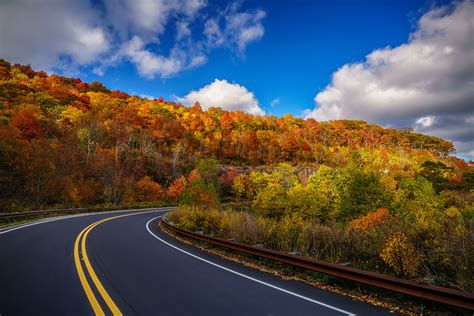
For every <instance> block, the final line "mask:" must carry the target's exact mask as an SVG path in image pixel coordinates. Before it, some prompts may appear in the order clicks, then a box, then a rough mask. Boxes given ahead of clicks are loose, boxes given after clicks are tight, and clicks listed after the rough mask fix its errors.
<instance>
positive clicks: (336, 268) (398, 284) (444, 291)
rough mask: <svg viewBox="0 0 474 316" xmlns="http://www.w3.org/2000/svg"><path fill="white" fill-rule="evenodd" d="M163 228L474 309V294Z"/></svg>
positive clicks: (392, 289) (181, 230)
mask: <svg viewBox="0 0 474 316" xmlns="http://www.w3.org/2000/svg"><path fill="white" fill-rule="evenodd" d="M161 223H163V225H164V226H165V227H166V228H168V229H170V230H172V231H174V232H176V233H178V234H181V235H184V236H188V237H191V238H194V239H198V240H202V241H205V242H208V243H210V244H214V245H218V246H221V247H224V248H228V249H232V250H237V251H240V252H243V253H246V254H251V255H255V256H258V257H262V258H266V259H271V260H274V261H278V262H281V263H286V264H289V265H292V266H295V267H300V268H304V269H307V270H311V271H315V272H319V273H323V274H327V275H330V276H334V277H338V278H341V279H345V280H350V281H354V282H358V283H362V284H366V285H370V286H375V287H378V288H382V289H386V290H390V291H394V292H398V293H402V294H406V295H410V296H414V297H418V298H422V299H426V300H430V301H433V302H437V303H442V304H447V305H451V306H455V307H460V308H464V309H468V310H474V294H473V293H468V292H462V291H458V290H453V289H448V288H444V287H440V286H433V285H424V284H419V283H416V282H413V281H408V280H404V279H400V278H396V277H392V276H388V275H384V274H379V273H374V272H367V271H364V270H360V269H355V268H351V267H347V266H341V265H338V264H334V263H329V262H325V261H320V260H314V259H309V258H305V257H301V256H296V255H290V254H286V253H282V252H278V251H274V250H270V249H265V248H260V247H255V246H251V245H247V244H243V243H240V242H235V241H230V240H225V239H221V238H216V237H212V236H207V235H204V234H199V233H195V232H192V231H189V230H185V229H182V228H179V227H176V226H174V225H172V224H171V223H169V222H167V221H166V220H164V219H161Z"/></svg>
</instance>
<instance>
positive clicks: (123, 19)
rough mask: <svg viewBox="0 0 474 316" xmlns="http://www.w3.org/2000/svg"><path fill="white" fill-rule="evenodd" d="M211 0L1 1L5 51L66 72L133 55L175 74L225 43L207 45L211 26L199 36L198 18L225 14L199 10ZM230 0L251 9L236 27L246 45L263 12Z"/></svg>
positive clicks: (98, 69) (101, 68)
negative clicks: (202, 14) (195, 34)
mask: <svg viewBox="0 0 474 316" xmlns="http://www.w3.org/2000/svg"><path fill="white" fill-rule="evenodd" d="M206 5H207V1H206V0H101V1H98V2H92V1H87V0H86V1H74V0H63V1H61V0H44V1H31V0H18V1H0V42H1V43H2V44H1V45H0V57H2V58H6V59H9V60H11V61H13V62H20V63H29V64H32V65H33V66H34V67H35V68H40V69H46V70H50V71H54V70H59V71H62V72H63V73H64V72H65V71H66V70H67V71H68V72H70V71H73V70H76V69H80V68H81V67H84V66H92V68H93V72H94V73H96V74H98V75H103V74H104V72H105V71H106V69H107V68H108V67H113V66H116V65H118V64H120V63H121V62H124V61H130V62H132V63H133V64H134V65H135V66H136V68H137V71H138V73H139V74H140V75H141V76H143V77H145V78H150V79H152V78H155V77H156V76H161V77H169V76H172V75H175V74H177V73H179V72H182V71H184V70H187V69H190V68H194V67H198V66H201V65H203V64H205V63H206V62H207V56H208V54H209V51H210V50H211V49H213V48H215V47H218V46H220V45H217V46H209V45H207V43H208V41H209V39H208V36H207V35H206V34H201V33H200V34H198V37H197V38H193V32H192V31H193V26H194V27H195V28H194V29H199V28H200V27H202V28H206V25H208V24H207V23H206V24H205V25H204V23H205V20H206V19H207V20H209V19H211V17H212V15H213V14H214V15H216V16H218V17H219V19H220V17H221V16H222V13H221V11H220V10H217V13H216V12H213V11H212V10H211V11H209V12H206V16H207V18H206V19H204V18H200V17H199V14H198V13H200V11H201V10H202V9H203V8H204V7H206ZM231 7H232V8H234V9H232V10H231V11H229V16H230V17H234V16H235V17H236V16H239V15H240V14H243V15H250V16H249V17H247V18H241V20H242V22H241V23H240V25H236V26H235V27H234V28H233V29H232V30H231V29H229V31H233V32H235V34H236V35H235V36H240V37H241V39H240V40H239V41H237V40H236V43H237V42H238V44H236V45H238V46H239V52H240V53H241V52H243V51H244V50H245V48H246V47H247V45H248V44H249V43H251V42H253V41H255V40H257V39H258V38H260V37H261V36H263V26H262V24H261V22H260V21H261V18H257V17H255V15H253V14H250V13H247V12H240V11H239V6H237V5H231ZM262 12H263V11H262ZM259 15H262V13H259ZM263 15H264V13H263ZM252 17H253V18H252ZM252 19H253V20H252ZM252 21H253V22H252ZM197 24H201V25H197ZM218 27H219V26H218ZM252 27H253V28H255V27H256V28H259V29H261V30H253V31H252ZM166 32H174V34H175V36H174V42H173V43H171V45H170V44H169V43H167V44H166V45H164V44H163V43H161V40H162V38H164V36H163V35H164V34H165V33H166ZM226 32H227V30H226ZM244 33H245V34H244ZM258 34H261V35H258ZM225 37H226V38H227V37H230V35H226V36H225ZM166 38H168V37H166ZM169 38H171V37H169ZM164 47H167V48H166V50H167V51H164V52H163V50H164ZM168 47H169V48H168Z"/></svg>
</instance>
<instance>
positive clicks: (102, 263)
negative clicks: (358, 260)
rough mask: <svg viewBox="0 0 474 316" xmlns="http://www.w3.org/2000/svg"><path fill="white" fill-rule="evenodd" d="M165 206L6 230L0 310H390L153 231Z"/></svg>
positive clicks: (0, 236) (0, 247)
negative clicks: (244, 264) (281, 276)
mask: <svg viewBox="0 0 474 316" xmlns="http://www.w3.org/2000/svg"><path fill="white" fill-rule="evenodd" d="M164 212H166V209H155V210H130V211H121V212H108V213H101V214H92V215H80V216H68V217H63V218H57V219H52V220H46V221H43V222H37V223H33V224H27V225H23V226H18V227H14V228H10V229H4V230H0V315H1V316H8V315H93V314H99V315H100V314H102V313H103V314H105V315H111V314H112V313H115V314H124V315H226V316H228V315H355V314H356V315H388V314H390V315H393V313H390V312H388V311H386V310H383V309H380V308H377V307H374V306H372V305H369V304H366V303H363V302H359V301H354V300H352V299H350V298H348V297H344V296H341V295H338V294H334V293H331V292H327V291H324V290H320V289H317V288H314V287H312V286H309V285H306V284H304V283H301V282H297V281H287V280H283V279H281V278H278V277H276V276H274V275H271V274H267V273H264V272H260V271H258V270H255V269H251V268H248V267H245V266H243V265H240V264H237V263H234V262H231V261H228V260H225V259H222V258H220V257H218V256H214V255H211V254H208V253H204V252H202V251H200V250H198V249H196V248H194V247H192V246H189V245H186V244H183V243H181V242H179V241H177V240H175V239H173V238H171V237H169V236H168V235H167V234H164V233H163V232H161V231H160V230H159V229H158V228H157V225H156V222H157V221H158V220H159V217H160V216H161V215H162V214H164ZM81 271H82V272H81Z"/></svg>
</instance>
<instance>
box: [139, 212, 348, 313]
mask: <svg viewBox="0 0 474 316" xmlns="http://www.w3.org/2000/svg"><path fill="white" fill-rule="evenodd" d="M161 216H162V215H160V216H157V217H154V218H152V219H150V220H149V221H148V222H147V223H146V229H147V230H148V232H149V233H150V234H151V235H152V236H153V237H155V238H156V239H158V240H159V241H161V242H162V243H164V244H166V245H168V246H170V247H172V248H174V249H176V250H178V251H181V252H183V253H185V254H187V255H189V256H191V257H194V258H196V259H198V260H201V261H204V262H206V263H208V264H210V265H213V266H215V267H218V268H221V269H223V270H225V271H227V272H230V273H234V274H236V275H238V276H241V277H243V278H246V279H249V280H251V281H254V282H257V283H260V284H263V285H266V286H268V287H271V288H273V289H275V290H278V291H281V292H284V293H286V294H290V295H293V296H296V297H298V298H301V299H303V300H306V301H308V302H311V303H314V304H318V305H321V306H324V307H326V308H329V309H332V310H335V311H338V312H340V313H343V314H346V315H348V316H356V314H353V313H350V312H348V311H345V310H343V309H340V308H337V307H335V306H332V305H328V304H326V303H323V302H320V301H317V300H313V299H311V298H309V297H306V296H303V295H300V294H297V293H294V292H291V291H288V290H285V289H283V288H281V287H278V286H275V285H272V284H270V283H267V282H264V281H261V280H258V279H255V278H252V277H250V276H248V275H245V274H242V273H240V272H237V271H234V270H231V269H229V268H226V267H224V266H221V265H219V264H217V263H214V262H212V261H209V260H206V259H204V258H201V257H199V256H196V255H194V254H192V253H189V252H187V251H185V250H183V249H181V248H178V247H176V246H174V245H172V244H170V243H169V242H167V241H164V240H163V239H161V238H160V237H158V236H157V235H155V234H154V233H153V232H152V231H151V230H150V227H149V225H150V223H151V222H152V221H154V220H156V219H158V218H160V217H161Z"/></svg>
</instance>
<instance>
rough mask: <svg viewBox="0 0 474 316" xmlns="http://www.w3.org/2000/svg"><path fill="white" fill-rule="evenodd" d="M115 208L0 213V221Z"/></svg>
mask: <svg viewBox="0 0 474 316" xmlns="http://www.w3.org/2000/svg"><path fill="white" fill-rule="evenodd" d="M115 209H117V208H116V207H115V208H114V207H103V208H100V209H97V208H62V209H55V210H41V211H29V212H15V213H0V220H9V219H18V218H27V217H33V216H42V215H54V214H79V213H90V212H98V211H109V210H115Z"/></svg>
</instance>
